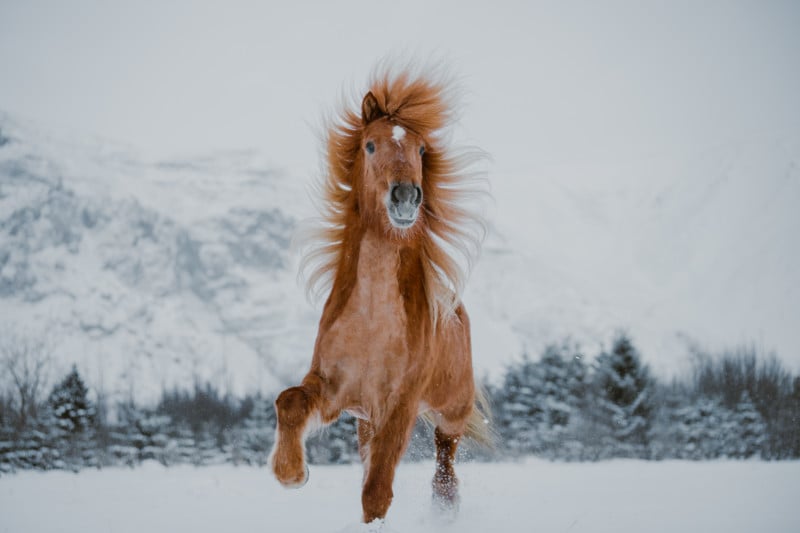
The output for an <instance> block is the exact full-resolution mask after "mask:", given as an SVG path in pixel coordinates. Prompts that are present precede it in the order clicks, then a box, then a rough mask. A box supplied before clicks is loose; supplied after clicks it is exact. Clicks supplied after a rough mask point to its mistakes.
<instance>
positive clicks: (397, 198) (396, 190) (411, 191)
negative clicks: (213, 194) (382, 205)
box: [390, 183, 422, 206]
mask: <svg viewBox="0 0 800 533" xmlns="http://www.w3.org/2000/svg"><path fill="white" fill-rule="evenodd" d="M390 194H391V196H390V197H391V199H392V203H394V204H397V205H399V204H408V203H410V204H413V205H415V206H417V205H419V204H420V202H421V201H422V189H420V188H419V187H417V186H416V185H412V184H411V183H397V184H395V185H392V190H391V193H390Z"/></svg>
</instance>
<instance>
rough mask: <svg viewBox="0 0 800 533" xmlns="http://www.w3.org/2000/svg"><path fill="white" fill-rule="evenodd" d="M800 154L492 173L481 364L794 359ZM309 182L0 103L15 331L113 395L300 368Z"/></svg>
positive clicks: (770, 146) (476, 324)
mask: <svg viewBox="0 0 800 533" xmlns="http://www.w3.org/2000/svg"><path fill="white" fill-rule="evenodd" d="M276 157H277V156H276ZM798 161H800V140H797V139H794V140H791V139H789V140H786V139H783V140H775V141H770V142H766V141H765V142H750V143H743V144H740V145H735V144H730V145H725V146H719V147H717V148H714V149H709V150H706V151H703V152H700V153H698V154H691V155H689V156H686V157H683V158H676V157H665V156H661V157H659V156H655V157H648V158H640V159H636V158H632V160H630V161H625V162H622V163H618V162H615V161H612V162H605V163H604V162H602V161H599V162H598V161H592V162H587V163H586V164H576V165H569V166H567V165H564V166H552V167H547V168H544V167H539V168H533V169H531V171H530V172H526V173H516V174H514V175H504V174H497V175H491V173H490V181H491V185H492V189H493V195H494V208H493V213H492V215H491V220H492V224H491V232H490V235H489V238H488V240H487V242H486V243H485V248H484V253H483V256H482V257H481V259H480V261H479V262H478V265H477V267H476V269H475V270H474V272H473V275H472V277H471V280H470V282H469V283H468V289H467V293H466V294H465V301H466V303H467V306H468V309H469V311H470V314H471V315H472V322H473V328H474V332H473V335H474V344H475V360H476V367H477V371H478V372H479V373H487V374H489V375H490V376H491V375H497V371H498V370H500V369H502V368H503V366H504V365H505V364H506V363H508V362H509V361H511V360H512V359H514V358H515V357H518V356H519V355H520V353H521V352H522V351H523V350H525V349H527V350H528V351H530V352H531V353H532V354H534V355H537V354H538V353H539V350H541V348H542V347H543V346H544V345H545V344H546V343H548V342H556V341H560V340H561V339H563V338H564V337H565V336H571V337H572V338H574V339H575V340H577V341H579V342H581V343H582V344H583V346H584V347H585V348H586V351H587V355H589V356H592V355H595V354H596V353H597V351H598V349H599V346H600V345H601V344H602V343H603V342H605V341H606V340H607V339H608V338H609V336H610V335H611V334H613V332H614V331H615V330H616V329H617V328H627V329H628V331H629V333H630V334H631V335H632V337H633V339H634V342H636V343H637V345H638V346H639V347H640V349H641V351H642V353H643V354H644V357H645V360H646V361H647V362H649V363H651V364H652V365H653V366H654V367H655V368H656V370H657V371H663V372H674V371H676V370H677V369H678V368H679V367H680V363H681V362H682V361H684V359H685V357H686V346H685V339H686V338H691V339H694V340H696V341H698V342H700V343H702V344H705V345H707V346H710V347H712V348H717V347H720V346H724V345H730V344H734V343H738V342H743V341H748V342H749V341H756V342H760V343H763V345H764V346H765V347H766V348H773V347H774V348H777V350H778V352H779V354H780V355H781V356H782V357H783V358H784V359H786V360H788V361H789V362H790V363H792V364H793V365H797V363H798V362H800V333H798V332H797V331H796V328H795V324H796V319H797V317H798V316H799V315H800V312H799V311H798V305H799V304H798V302H800V294H798V287H800V252H798V248H797V245H796V232H797V229H798V228H800V210H798V209H797V208H796V206H797V205H798V200H800V170H799V169H798V164H797V162H798ZM310 179H311V177H310V176H302V177H301V176H298V175H296V174H293V173H292V172H290V171H282V170H279V169H278V167H277V166H276V165H275V164H274V163H271V162H270V161H269V160H268V159H267V158H266V157H264V156H262V155H261V154H259V153H257V152H254V151H248V152H228V153H221V154H212V155H209V156H203V157H193V158H183V159H171V160H148V159H146V158H145V157H143V156H140V155H138V154H137V152H136V150H135V149H134V148H131V147H127V146H120V145H118V144H113V143H109V142H108V141H103V140H90V139H87V140H78V141H75V140H70V141H65V140H63V137H61V138H58V137H55V136H52V137H51V136H49V135H46V134H43V133H41V131H40V129H39V128H38V127H34V126H30V125H28V124H24V123H21V122H19V121H17V120H15V119H13V118H11V117H9V116H4V115H0V322H2V327H3V328H5V329H6V331H12V332H14V333H15V334H22V335H30V336H37V337H38V336H45V337H46V338H47V339H48V342H49V345H50V346H51V347H52V351H53V355H54V357H55V358H56V360H57V361H59V362H60V364H62V365H63V367H64V368H66V367H67V366H68V365H71V364H72V363H73V362H74V363H77V364H78V366H79V368H81V370H82V371H83V372H85V373H86V374H87V378H88V379H87V380H88V382H89V383H92V384H95V385H96V386H97V387H98V388H101V389H103V391H104V392H106V393H108V394H112V395H114V396H116V397H118V398H125V397H128V396H130V395H132V396H133V397H135V398H136V399H137V400H145V401H147V400H152V399H154V398H155V397H156V396H157V394H158V393H159V392H160V391H161V389H162V387H170V386H173V385H178V386H184V387H185V386H190V385H191V384H192V383H193V382H194V381H195V380H200V381H203V382H204V381H207V380H210V381H211V382H212V383H214V384H216V385H217V386H220V387H222V388H223V389H224V390H230V391H232V392H234V393H241V392H244V391H253V390H262V391H270V392H271V391H275V390H277V389H278V388H279V387H281V386H282V385H284V384H286V383H289V382H293V381H296V380H297V379H298V378H299V377H300V376H302V373H303V371H304V369H305V368H306V367H307V364H308V361H309V358H310V353H311V347H312V345H313V339H314V334H315V328H316V320H317V317H318V312H319V310H318V309H315V308H314V307H313V306H312V305H310V304H308V303H307V302H306V301H305V296H304V291H303V289H302V287H300V286H299V285H298V284H297V283H296V281H295V278H296V271H297V258H296V256H295V254H294V253H292V252H291V251H290V240H291V237H292V234H293V231H294V229H295V227H296V225H297V223H298V221H299V220H301V219H303V218H305V217H307V216H309V215H312V214H313V212H312V201H311V199H309V198H308V196H307V194H306V192H305V191H306V188H307V185H308V183H309V182H310Z"/></svg>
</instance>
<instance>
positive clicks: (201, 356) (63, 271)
mask: <svg viewBox="0 0 800 533" xmlns="http://www.w3.org/2000/svg"><path fill="white" fill-rule="evenodd" d="M0 128H1V129H2V135H3V138H4V139H5V142H4V144H3V146H2V147H1V148H0V234H1V235H2V237H0V297H2V299H0V313H1V314H0V316H2V319H1V320H0V321H1V322H2V324H3V327H4V328H5V329H6V330H7V331H16V334H17V335H29V336H41V335H46V336H47V337H48V341H49V342H48V344H49V345H50V346H51V347H52V350H53V353H54V356H55V358H56V359H57V360H58V361H60V362H62V363H63V364H64V365H67V364H71V363H73V362H74V363H77V364H78V365H79V367H80V368H82V369H83V370H84V371H86V372H88V373H89V378H90V382H91V383H93V384H95V385H96V386H102V387H103V388H104V389H106V390H105V392H107V393H111V394H120V393H124V394H133V395H134V397H135V398H136V399H145V400H147V399H152V398H153V397H154V394H157V393H158V391H159V390H160V389H161V387H162V386H172V385H175V384H178V385H181V386H189V385H191V383H193V381H194V380H195V379H197V380H200V381H205V380H211V381H212V382H214V383H216V384H217V385H218V386H221V387H224V388H225V389H228V390H232V391H233V392H239V393H241V392H243V391H245V390H254V389H256V388H258V389H262V390H263V389H274V388H276V387H277V386H278V384H279V383H280V382H282V381H284V380H286V379H289V377H290V376H294V375H295V374H296V373H297V368H299V366H297V368H295V365H301V361H298V360H297V359H298V358H296V357H294V354H296V353H297V352H300V351H301V350H302V348H306V346H305V344H303V343H302V342H301V344H303V346H302V348H300V349H298V348H297V347H296V346H295V345H294V344H293V343H295V342H298V339H300V340H301V341H302V340H303V339H306V338H307V337H308V336H309V335H310V334H311V333H313V332H312V331H311V330H310V329H309V328H310V327H311V325H313V316H308V313H309V311H310V308H309V307H308V306H307V305H306V303H305V301H304V297H303V295H302V291H299V290H298V289H297V287H296V286H295V283H294V278H295V275H294V272H293V270H294V268H293V267H292V266H291V264H290V263H291V259H290V256H289V242H290V238H291V234H292V231H293V228H294V225H295V221H296V220H297V217H298V209H297V207H296V206H298V205H301V204H302V203H304V202H298V201H297V199H298V198H303V196H304V193H303V189H302V185H297V184H296V182H294V181H293V180H290V179H286V177H285V176H284V175H283V174H281V173H280V172H278V171H273V170H271V167H270V166H268V165H267V164H266V163H265V162H264V161H261V160H259V159H258V157H257V156H256V155H255V154H252V153H233V154H221V155H217V156H212V157H204V158H195V159H191V160H186V161H158V162H146V161H142V160H139V159H137V157H136V155H135V152H133V150H131V149H127V148H123V147H119V146H112V145H109V144H108V143H104V142H99V141H95V142H86V143H81V142H63V141H60V140H55V139H52V138H49V137H47V136H45V135H41V134H39V133H38V132H37V131H36V130H35V129H32V128H30V127H24V126H20V125H19V124H18V123H15V122H13V121H12V120H11V119H9V118H8V117H5V118H3V120H2V122H1V123H0Z"/></svg>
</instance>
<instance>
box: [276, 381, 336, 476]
mask: <svg viewBox="0 0 800 533" xmlns="http://www.w3.org/2000/svg"><path fill="white" fill-rule="evenodd" d="M322 404H323V398H322V394H321V382H320V380H319V378H318V377H317V376H314V375H313V374H309V375H308V376H306V378H305V379H304V380H303V384H302V385H300V386H299V387H291V388H288V389H286V390H285V391H283V392H282V393H280V395H279V396H278V398H277V399H276V400H275V411H276V412H277V415H278V416H277V418H278V427H277V430H276V432H275V447H274V448H273V451H272V455H271V457H270V465H271V466H272V471H273V472H274V473H275V477H276V478H277V479H278V481H280V483H281V484H282V485H283V486H285V487H289V488H296V487H302V486H303V485H305V483H306V481H308V467H307V466H306V460H305V450H304V442H303V441H304V438H305V435H306V433H307V432H308V430H310V429H313V427H312V426H313V425H318V424H320V423H322V422H329V421H330V420H323V416H322ZM326 418H331V417H326ZM333 418H335V417H333Z"/></svg>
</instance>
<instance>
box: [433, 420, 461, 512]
mask: <svg viewBox="0 0 800 533" xmlns="http://www.w3.org/2000/svg"><path fill="white" fill-rule="evenodd" d="M459 438H460V435H458V434H456V435H448V434H446V433H444V432H443V431H442V430H441V429H440V428H438V427H437V428H436V431H435V433H434V440H435V442H436V473H435V474H434V475H433V501H434V503H435V504H436V505H437V506H439V507H440V508H442V509H456V508H457V507H458V478H456V471H455V469H454V468H453V463H454V462H455V459H456V449H457V448H458V440H459Z"/></svg>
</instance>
